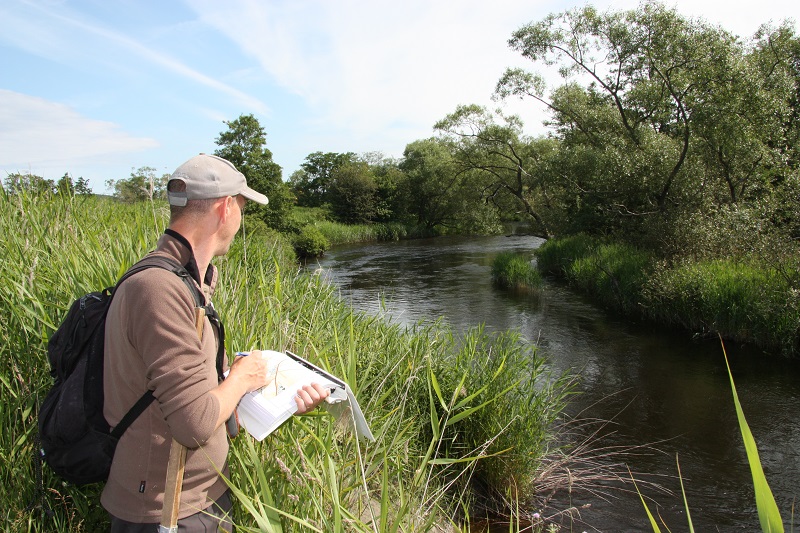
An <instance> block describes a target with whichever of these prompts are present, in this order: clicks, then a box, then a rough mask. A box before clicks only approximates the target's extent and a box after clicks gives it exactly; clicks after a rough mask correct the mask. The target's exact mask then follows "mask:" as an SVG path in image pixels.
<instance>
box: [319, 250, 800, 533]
mask: <svg viewBox="0 0 800 533" xmlns="http://www.w3.org/2000/svg"><path fill="white" fill-rule="evenodd" d="M542 242H543V241H542V240H541V239H539V238H537V237H532V236H524V235H523V236H497V237H471V238H460V237H459V238H436V239H422V240H409V241H400V242H388V243H373V244H364V245H350V246H341V247H336V248H334V249H332V250H330V251H328V252H327V253H326V255H325V256H324V257H323V258H321V259H319V260H318V261H317V263H315V264H313V265H309V268H310V269H311V270H314V269H322V271H324V273H325V276H326V277H327V278H328V279H329V280H330V282H331V283H333V284H334V285H335V286H337V287H338V288H339V290H340V293H341V296H342V298H343V299H344V300H345V301H346V302H348V303H350V304H351V305H352V306H353V307H354V308H355V309H357V310H359V311H363V312H366V313H371V314H381V315H385V316H386V317H387V318H388V319H389V320H391V321H393V322H396V323H399V324H402V325H405V326H413V325H414V324H415V323H418V322H420V321H422V322H429V321H433V320H441V321H443V322H444V323H446V324H449V325H450V326H451V327H452V328H454V329H455V330H458V331H464V330H466V329H467V328H470V327H472V326H475V325H477V324H479V323H483V324H485V326H486V329H487V330H489V331H502V330H508V329H516V330H519V331H520V332H521V333H522V335H523V336H524V338H526V339H528V340H529V342H532V343H534V344H535V345H536V346H537V347H538V349H539V350H540V353H543V354H544V355H545V357H546V359H547V360H548V364H549V365H550V367H551V368H552V370H554V371H555V372H562V371H570V372H573V373H576V374H578V375H579V376H580V380H579V384H578V390H579V391H580V392H581V394H579V395H576V397H575V398H574V399H573V400H572V401H571V403H570V405H569V406H568V408H567V414H569V415H571V416H578V415H579V416H580V417H581V418H587V419H588V418H596V419H601V420H608V421H611V423H610V424H608V425H607V426H605V428H604V429H603V430H602V433H603V434H604V435H605V436H603V437H602V438H601V439H600V440H599V441H598V446H601V445H602V446H636V445H645V444H650V445H651V446H649V447H647V448H644V449H642V450H641V452H640V453H636V454H631V455H627V456H624V462H625V464H627V465H628V466H629V467H630V469H631V471H633V472H635V473H636V476H637V478H638V477H641V478H642V479H644V480H649V481H654V482H657V483H659V484H660V485H662V486H663V487H664V488H665V489H668V490H670V491H672V494H667V493H665V492H662V491H657V490H655V489H653V488H652V487H648V486H644V488H643V492H644V493H645V494H646V495H647V496H649V497H651V498H652V500H651V501H650V502H649V506H650V509H651V511H652V512H653V513H654V514H655V512H656V510H657V511H658V513H660V514H661V516H662V517H663V518H664V520H665V521H666V524H667V526H669V528H670V529H671V530H672V531H673V532H677V531H688V530H689V528H688V523H687V521H686V518H685V512H684V511H683V501H682V498H681V496H680V484H679V481H678V479H677V468H676V454H677V455H678V457H679V460H680V468H681V472H682V475H683V479H684V484H685V486H686V496H687V499H688V502H689V507H690V512H691V516H692V521H693V523H694V527H695V530H697V531H704V532H705V531H757V530H759V523H758V516H757V513H756V509H755V501H754V495H753V488H752V487H753V484H752V478H751V475H750V470H749V467H748V465H747V461H746V455H745V451H744V447H743V445H742V439H741V436H740V433H739V428H738V424H737V420H736V414H735V411H734V406H733V400H732V396H731V392H730V383H729V381H728V376H727V371H726V369H725V363H724V359H723V355H722V350H721V348H720V343H719V341H718V340H699V339H692V338H691V335H689V334H688V333H685V332H680V331H670V330H666V329H663V328H660V327H658V326H657V325H652V324H639V323H635V322H634V321H631V320H627V319H624V318H620V317H617V316H613V315H610V314H609V313H607V312H605V311H603V310H602V309H599V308H598V307H597V306H595V305H593V304H592V303H591V302H590V301H587V300H586V299H585V298H583V297H582V296H581V295H579V294H576V293H575V292H573V291H572V290H570V289H569V288H567V287H565V286H564V285H563V284H560V283H557V282H551V281H546V282H545V284H544V286H543V288H542V290H541V292H540V294H539V295H538V296H530V295H528V296H525V295H515V294H512V293H509V292H507V291H503V290H500V289H497V288H495V287H493V285H492V283H491V276H490V269H491V263H492V260H493V258H494V257H495V256H496V255H497V254H498V253H499V252H503V251H517V252H521V253H524V254H527V255H528V256H529V257H531V259H532V258H533V253H532V250H533V249H534V248H536V247H537V246H539V245H540V244H541V243H542ZM726 348H727V351H728V356H729V359H730V362H731V367H732V371H733V375H734V379H735V380H736V387H737V390H738V393H739V397H740V401H741V404H742V407H743V409H744V412H745V415H746V416H747V420H748V423H749V424H750V427H751V429H752V432H753V435H754V436H755V439H756V441H757V442H758V446H759V451H760V455H761V460H762V464H763V466H764V471H765V473H766V476H767V479H768V481H769V483H770V486H771V488H772V492H773V494H774V495H775V499H776V501H777V503H778V507H779V509H780V510H781V514H782V516H783V519H784V522H785V523H786V526H787V531H789V530H790V529H789V524H790V519H791V512H792V511H791V509H792V505H793V502H794V498H796V497H797V496H800V361H790V360H786V359H784V358H779V357H769V356H765V355H763V354H761V353H760V352H759V351H758V350H757V349H754V348H752V347H747V346H737V345H727V346H726ZM608 461H611V459H608ZM631 488H632V487H630V486H628V487H627V489H628V491H625V490H619V489H618V488H615V486H611V487H609V488H608V489H607V490H605V491H604V494H605V496H593V495H591V494H583V493H581V492H580V491H576V492H573V494H571V495H569V496H568V497H567V496H562V497H561V499H560V501H559V503H560V504H561V505H567V504H569V503H571V504H573V505H578V506H580V505H583V504H591V506H590V507H588V508H585V509H583V510H582V511H581V514H580V519H579V521H578V522H576V523H574V524H573V525H572V526H571V527H566V529H565V530H566V531H597V532H611V531H614V532H616V531H652V529H650V528H649V524H648V521H647V517H646V514H645V512H644V510H643V508H642V505H641V502H640V501H639V497H638V496H637V495H636V493H635V492H630V489H631ZM798 503H800V502H798ZM799 514H800V513H799ZM794 522H795V524H797V523H800V520H797V519H795V521H794ZM662 528H663V525H662ZM795 528H796V529H797V526H796V525H795Z"/></svg>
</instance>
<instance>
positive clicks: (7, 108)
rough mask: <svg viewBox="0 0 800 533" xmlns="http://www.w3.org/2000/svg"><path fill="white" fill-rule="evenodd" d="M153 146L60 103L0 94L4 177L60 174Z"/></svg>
mask: <svg viewBox="0 0 800 533" xmlns="http://www.w3.org/2000/svg"><path fill="white" fill-rule="evenodd" d="M157 146H158V142H156V141H155V140H154V139H150V138H146V137H133V136H131V135H129V134H128V133H126V132H125V131H123V130H122V129H121V128H120V127H119V126H118V125H116V124H113V123H111V122H105V121H100V120H94V119H91V118H88V117H84V116H82V115H80V114H79V113H77V112H76V111H74V110H73V109H72V108H70V107H68V106H66V105H64V104H60V103H56V102H51V101H48V100H44V99H42V98H37V97H33V96H29V95H25V94H20V93H16V92H12V91H8V90H4V89H0V167H1V168H3V169H4V170H5V171H7V172H15V171H27V170H31V171H32V172H34V173H36V172H42V171H46V170H54V171H56V172H64V171H65V170H69V169H71V168H74V167H76V166H80V165H82V164H85V162H86V161H87V160H90V159H91V160H94V161H102V160H110V159H113V158H114V157H113V156H115V155H120V154H127V153H131V152H139V151H142V150H146V149H150V148H155V147H157Z"/></svg>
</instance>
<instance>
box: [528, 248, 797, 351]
mask: <svg viewBox="0 0 800 533" xmlns="http://www.w3.org/2000/svg"><path fill="white" fill-rule="evenodd" d="M536 256H537V261H538V263H537V264H538V267H539V269H540V270H541V271H542V272H544V273H546V274H550V275H555V276H557V277H561V278H563V279H566V280H567V281H568V282H569V283H570V284H572V285H573V286H575V287H576V288H578V289H580V290H582V291H584V292H586V293H588V294H590V295H592V297H594V298H595V299H597V300H598V301H600V302H602V303H603V304H604V305H605V306H607V307H609V308H611V309H614V310H615V311H618V312H622V313H625V314H628V315H632V316H638V317H641V318H644V319H648V320H653V321H657V322H658V323H661V324H665V325H671V326H676V327H682V328H686V329H688V330H689V331H691V332H694V333H696V334H701V335H717V334H719V335H721V336H722V337H723V338H726V339H732V340H736V341H741V342H753V343H755V344H757V345H758V346H760V347H762V348H764V349H765V350H768V351H772V352H780V353H783V354H785V355H791V356H796V355H797V354H798V351H800V336H799V335H800V278H798V275H797V272H798V269H800V258H798V256H796V255H795V256H794V257H784V258H783V259H782V262H781V263H780V267H779V266H778V264H777V263H774V262H773V263H772V264H766V265H765V264H764V262H759V261H755V260H748V259H747V257H746V256H745V257H742V256H740V257H739V258H738V259H737V258H732V257H730V258H703V259H696V260H694V261H688V260H685V259H683V258H673V259H672V260H668V259H665V258H663V257H662V256H660V255H657V254H655V253H654V252H648V251H644V250H642V249H638V248H635V247H633V246H631V245H627V244H622V243H619V242H613V241H608V240H604V239H598V238H592V237H589V236H586V235H576V236H571V237H565V238H562V239H552V240H550V241H548V242H546V243H545V244H544V245H542V246H541V247H540V248H539V249H538V250H536Z"/></svg>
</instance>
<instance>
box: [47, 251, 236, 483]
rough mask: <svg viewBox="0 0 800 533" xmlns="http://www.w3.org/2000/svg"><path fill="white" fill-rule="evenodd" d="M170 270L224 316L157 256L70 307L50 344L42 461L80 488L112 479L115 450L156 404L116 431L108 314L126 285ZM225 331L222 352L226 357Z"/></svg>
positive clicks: (173, 264) (147, 396)
mask: <svg viewBox="0 0 800 533" xmlns="http://www.w3.org/2000/svg"><path fill="white" fill-rule="evenodd" d="M154 267H155V268H164V269H166V270H170V271H172V272H174V273H175V274H176V275H178V276H179V277H181V278H182V279H183V280H184V282H185V283H186V286H187V287H189V290H190V291H191V292H192V295H193V297H194V300H195V304H196V305H197V306H198V307H205V309H206V314H207V316H209V317H210V318H211V320H212V323H214V322H215V319H217V323H216V324H215V325H216V326H217V327H218V328H221V324H219V323H218V317H217V315H216V312H215V311H214V308H213V307H212V306H211V305H210V304H209V305H208V306H203V300H204V298H203V296H202V295H201V294H200V291H199V290H198V289H197V286H196V285H195V284H194V282H193V281H192V280H191V279H190V276H189V273H188V272H187V271H186V269H184V268H183V267H182V266H181V265H180V264H178V262H177V261H175V260H173V259H169V258H167V257H163V256H158V255H152V256H149V257H146V258H144V259H142V260H141V261H139V262H138V263H136V264H135V265H134V266H133V267H131V268H130V270H128V271H127V272H126V273H125V275H124V276H122V278H121V279H120V280H119V281H118V282H117V284H116V285H115V286H114V287H109V288H106V289H104V290H102V291H100V292H92V293H89V294H87V295H85V296H82V297H81V298H79V299H78V300H75V302H74V303H73V304H72V306H71V307H70V309H69V311H68V312H67V315H66V317H65V318H64V321H63V322H62V323H61V325H60V326H59V327H58V329H57V330H56V331H55V333H54V334H53V336H52V337H51V338H50V341H49V342H48V344H47V357H48V359H49V360H50V374H51V375H52V376H53V379H54V384H53V387H52V388H51V389H50V391H49V392H48V394H47V396H46V397H45V399H44V401H43V402H42V404H41V407H40V408H39V439H40V442H41V451H40V454H41V459H43V460H44V462H46V463H47V464H48V465H49V466H50V468H52V469H53V471H54V472H55V473H57V474H58V475H59V476H61V477H62V478H63V479H65V480H66V481H69V482H71V483H74V484H76V485H85V484H87V483H94V482H98V481H105V480H106V479H108V473H109V470H110V469H111V461H112V459H113V457H114V450H115V449H116V447H117V442H118V441H119V439H120V437H121V436H122V434H123V433H124V432H125V430H126V429H128V427H129V426H130V425H131V424H132V423H133V421H134V420H136V418H137V417H138V416H139V415H140V414H142V412H144V410H145V409H147V407H148V406H149V405H150V404H151V403H152V402H153V400H154V397H153V392H152V391H149V390H148V391H147V392H145V393H144V394H143V395H142V397H141V398H139V400H138V401H137V402H136V403H135V404H134V405H133V407H131V409H130V410H129V411H128V413H127V414H126V415H125V416H124V417H123V418H122V420H121V421H120V423H119V424H117V426H116V427H115V428H114V430H113V431H111V430H110V429H111V428H110V426H109V424H108V422H107V421H106V419H105V417H104V416H103V355H104V346H103V344H104V340H105V323H106V314H107V313H108V309H109V306H110V305H111V300H112V298H113V297H114V291H115V290H116V287H118V286H119V284H120V283H122V282H123V281H125V280H126V279H128V278H129V277H130V276H132V275H133V274H136V273H137V272H141V271H142V270H145V269H147V268H154ZM222 335H224V333H222V331H220V339H219V340H220V350H219V351H218V357H217V359H218V360H217V367H218V369H217V370H218V372H221V369H220V368H219V367H220V366H221V360H220V358H219V354H220V353H223V354H224V347H223V343H224V340H223V338H222Z"/></svg>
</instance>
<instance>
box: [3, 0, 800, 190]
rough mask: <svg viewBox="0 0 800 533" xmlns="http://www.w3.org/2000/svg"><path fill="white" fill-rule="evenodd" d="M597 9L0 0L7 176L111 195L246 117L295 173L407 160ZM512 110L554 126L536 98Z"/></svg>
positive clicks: (534, 128) (745, 20)
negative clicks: (518, 33) (546, 29)
mask: <svg viewBox="0 0 800 533" xmlns="http://www.w3.org/2000/svg"><path fill="white" fill-rule="evenodd" d="M583 4H584V2H577V1H573V0H567V1H565V2H564V1H562V2H555V1H540V0H492V1H486V0H457V1H456V0H388V1H387V0H361V1H355V0H315V1H311V0H291V1H290V0H282V1H276V0H226V1H220V0H183V1H180V0H174V1H173V0H82V1H67V0H39V1H23V0H0V178H4V177H5V175H6V174H7V173H10V172H17V171H22V172H32V173H34V174H38V175H42V176H44V177H46V178H51V179H58V178H59V177H61V176H62V175H63V174H64V173H65V172H69V173H70V174H71V175H72V176H73V177H75V178H77V177H79V176H81V177H84V178H86V179H88V180H89V181H90V184H91V186H92V188H93V189H94V191H95V192H103V191H105V180H106V179H119V178H127V177H128V176H129V175H130V173H131V170H132V169H134V168H138V167H142V166H150V167H154V168H156V170H157V172H158V174H162V173H169V172H172V171H173V170H174V169H175V167H177V166H178V165H179V164H180V163H182V162H183V161H184V160H186V159H188V158H189V157H191V156H192V155H194V154H196V153H199V152H209V153H210V152H213V151H214V150H215V148H216V145H215V143H214V139H215V138H216V137H217V136H218V135H219V133H220V132H222V131H223V130H224V129H225V128H226V126H225V124H224V123H223V121H225V120H233V119H235V118H236V117H238V116H239V115H240V114H243V113H252V114H253V115H255V117H256V118H258V120H259V122H260V123H261V125H262V126H263V127H264V128H265V130H266V132H267V147H268V148H269V149H270V150H271V151H272V153H273V158H274V160H275V162H276V163H278V164H279V165H281V166H282V167H283V176H284V179H288V177H289V176H290V175H291V173H292V172H293V171H295V170H297V169H298V168H299V166H300V164H301V163H302V162H303V160H304V159H305V157H306V156H307V155H308V154H309V153H311V152H315V151H323V152H328V151H330V152H346V151H351V152H356V153H364V152H373V151H378V152H382V153H384V154H385V155H387V156H392V157H400V156H401V155H402V153H403V149H404V148H405V146H406V144H408V143H409V142H412V141H414V140H417V139H422V138H426V137H429V136H431V135H432V133H433V130H432V127H433V124H434V123H435V122H436V121H437V120H439V119H441V118H443V117H444V116H445V115H447V114H448V113H450V112H452V111H453V110H455V108H456V106H457V105H459V104H469V103H477V104H482V105H487V106H491V107H496V105H497V104H496V103H494V102H492V101H491V95H492V91H493V89H494V86H495V84H496V82H497V80H498V78H499V77H500V75H501V74H502V73H503V71H504V70H505V69H506V67H509V66H525V67H532V65H531V64H529V63H527V62H526V61H525V60H523V59H522V58H521V57H520V56H519V55H518V54H516V53H514V52H512V51H511V50H509V49H508V47H507V40H508V38H509V37H510V35H511V33H512V32H513V31H514V30H515V29H517V28H519V27H520V26H522V25H523V24H525V23H527V22H531V21H536V20H539V19H541V18H542V17H544V16H545V15H547V14H548V13H552V12H559V11H563V10H564V9H567V8H570V7H575V6H579V5H583ZM637 4H638V2H636V1H634V0H600V1H597V2H593V5H595V6H596V7H598V8H600V9H606V8H613V9H630V8H634V7H636V6H637ZM667 5H670V6H674V7H676V8H677V9H678V11H680V12H681V13H682V14H685V15H687V16H692V17H702V18H704V19H705V20H706V21H708V22H711V23H713V24H719V25H721V26H723V27H724V28H725V29H727V30H729V31H731V32H733V33H735V34H738V35H741V36H749V35H751V34H752V33H753V32H754V31H755V30H756V29H757V28H758V26H759V25H760V24H761V23H764V22H768V21H770V20H772V21H774V22H778V21H780V20H783V19H787V18H791V19H794V20H795V21H800V3H799V2H796V0H792V1H788V0H778V1H762V2H759V3H758V4H754V3H753V2H751V1H749V0H748V1H746V2H745V1H742V0H680V1H678V2H672V3H670V2H667ZM754 6H755V7H754ZM796 26H797V25H796ZM506 111H507V112H512V113H517V114H519V115H521V116H522V118H523V119H524V121H525V124H526V129H527V130H528V132H529V133H538V132H541V131H542V126H541V121H542V119H543V118H544V116H545V115H544V113H543V110H542V109H541V108H539V107H537V106H536V105H535V104H534V103H533V102H532V101H524V102H516V101H515V102H510V103H507V104H506Z"/></svg>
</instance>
